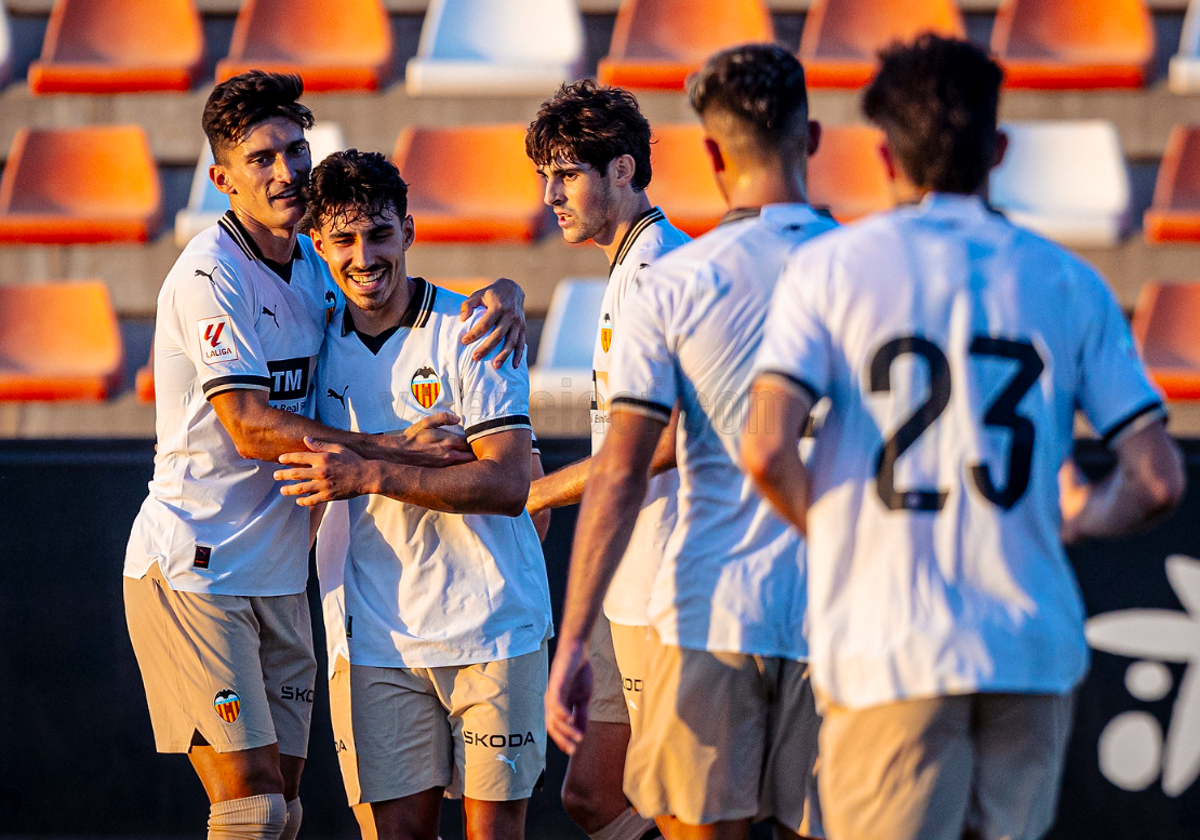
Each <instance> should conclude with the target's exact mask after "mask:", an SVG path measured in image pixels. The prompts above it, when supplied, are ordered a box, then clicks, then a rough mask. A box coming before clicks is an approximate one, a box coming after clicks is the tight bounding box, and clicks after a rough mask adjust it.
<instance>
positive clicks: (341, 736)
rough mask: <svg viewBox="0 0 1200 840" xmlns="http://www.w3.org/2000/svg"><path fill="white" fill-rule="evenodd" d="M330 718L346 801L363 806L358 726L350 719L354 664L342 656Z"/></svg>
mask: <svg viewBox="0 0 1200 840" xmlns="http://www.w3.org/2000/svg"><path fill="white" fill-rule="evenodd" d="M329 717H330V719H331V721H332V723H333V751H334V752H335V753H336V754H337V758H338V766H339V767H341V769H342V782H343V783H344V784H345V785H346V799H347V800H348V801H349V802H350V805H351V806H354V805H359V804H361V803H362V792H361V791H360V790H359V789H358V753H357V752H355V750H354V726H353V724H352V723H351V720H350V663H349V662H347V661H346V659H345V657H343V656H341V655H339V656H338V658H337V659H336V660H335V661H334V663H333V676H331V677H330V678H329Z"/></svg>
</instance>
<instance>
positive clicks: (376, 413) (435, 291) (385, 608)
mask: <svg viewBox="0 0 1200 840" xmlns="http://www.w3.org/2000/svg"><path fill="white" fill-rule="evenodd" d="M414 282H415V290H414V293H413V297H412V301H411V303H410V305H409V308H408V310H407V311H406V312H405V313H404V316H403V317H402V319H401V323H400V326H398V327H397V328H395V329H393V330H388V331H386V332H384V333H382V334H381V335H380V336H376V337H374V338H372V337H367V336H362V335H360V334H359V333H358V332H357V331H356V330H355V329H354V325H353V322H352V321H351V319H350V316H349V313H348V311H347V310H345V309H343V310H342V311H341V312H339V313H338V314H337V315H335V316H334V318H333V322H332V323H331V324H330V327H329V330H328V332H327V334H326V339H325V346H324V348H323V349H322V351H321V359H320V363H319V365H318V374H317V389H316V391H317V401H318V411H319V416H320V419H321V421H322V422H324V423H327V424H329V425H330V426H335V427H337V428H340V429H350V430H353V431H357V432H367V433H389V432H390V433H395V432H400V431H403V430H404V429H406V428H408V427H409V426H410V425H412V424H413V423H415V422H416V421H418V420H420V419H422V418H423V417H427V416H429V415H430V414H435V413H437V412H440V411H452V412H454V413H455V414H457V415H458V416H459V417H460V418H462V428H463V431H464V433H465V435H466V438H467V440H468V441H474V440H477V439H479V438H482V437H485V436H487V435H491V434H496V433H498V432H503V431H509V430H513V429H529V428H530V425H529V373H528V370H527V368H526V367H525V365H524V363H522V365H521V367H520V368H519V369H516V370H514V369H513V367H512V366H511V365H504V366H502V367H501V369H500V370H495V369H494V368H493V367H492V366H491V364H490V363H489V362H487V361H481V362H476V361H474V360H473V359H472V358H471V353H472V350H471V348H470V347H466V346H464V345H463V344H462V337H463V335H464V334H466V333H467V331H468V330H469V329H470V328H471V326H472V325H473V324H474V323H475V319H474V318H472V319H470V320H468V321H466V322H463V321H461V320H460V319H459V312H460V309H459V307H460V306H461V304H462V302H463V301H464V300H466V298H464V297H463V296H462V295H456V294H453V293H451V292H448V291H446V290H445V289H439V288H437V287H435V286H433V285H432V284H430V283H428V282H426V281H425V280H422V279H420V278H414ZM482 311H483V310H479V313H482ZM476 317H478V313H477V315H476ZM450 469H453V468H450ZM348 510H349V549H348V552H347V553H346V559H345V570H344V592H345V596H344V597H345V612H346V618H345V628H346V636H347V637H348V641H349V651H350V661H351V662H353V663H354V664H356V665H372V666H377V667H396V668H400V667H403V668H417V667H441V666H457V665H469V664H472V663H476V662H487V661H494V660H498V659H507V658H511V657H514V656H521V655H524V654H526V653H530V652H532V651H535V650H537V649H538V648H539V647H540V646H541V644H542V642H543V641H545V640H546V639H548V638H550V636H551V635H552V628H551V617H550V590H549V585H548V583H547V580H546V564H545V560H544V559H543V557H542V547H541V544H540V543H539V541H538V538H537V532H536V531H535V530H534V527H533V522H532V521H531V520H530V518H529V514H528V513H524V512H523V513H522V514H521V515H520V516H517V517H508V516H495V515H474V514H471V515H465V516H463V515H458V514H452V513H443V512H440V511H432V510H427V509H425V508H421V507H417V506H415V505H409V504H404V503H403V502H398V501H396V500H394V499H389V498H387V497H385V496H375V495H371V496H360V497H358V498H355V499H350V500H349V505H348ZM336 562H337V558H336V556H335V555H330V557H327V558H326V557H319V558H318V567H319V568H321V569H326V568H329V567H330V563H336ZM335 585H336V582H335V581H334V580H332V579H331V581H330V587H329V588H330V589H331V590H332V589H333V588H334V586H335ZM327 620H328V618H327Z"/></svg>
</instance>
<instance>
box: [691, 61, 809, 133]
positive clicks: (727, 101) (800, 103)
mask: <svg viewBox="0 0 1200 840" xmlns="http://www.w3.org/2000/svg"><path fill="white" fill-rule="evenodd" d="M687 92H688V100H689V101H690V102H691V105H692V110H694V111H695V112H696V113H697V114H699V115H700V116H701V117H702V118H703V117H704V115H705V114H707V113H709V112H721V113H725V114H728V115H729V116H732V117H734V118H735V119H737V120H738V121H740V122H742V123H743V124H745V125H746V126H748V127H749V128H750V129H751V130H752V131H753V132H754V135H755V138H756V139H757V140H758V141H759V143H761V144H764V145H770V146H774V145H778V144H779V143H780V142H781V141H782V140H783V139H784V138H786V137H789V136H793V135H796V134H799V133H800V132H805V133H806V132H807V126H808V90H807V88H806V87H805V84H804V68H803V67H802V66H801V64H800V61H799V59H797V58H796V56H794V55H792V54H791V52H789V51H788V50H786V49H784V48H783V47H781V46H779V45H778V44H743V45H742V46H738V47H730V48H729V49H725V50H721V51H720V52H718V53H716V54H714V55H713V56H712V57H711V58H709V59H708V61H706V62H705V63H704V66H703V67H701V68H700V69H699V70H697V71H696V72H695V73H693V74H692V75H690V76H689V77H688V80H687Z"/></svg>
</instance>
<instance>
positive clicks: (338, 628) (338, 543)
mask: <svg viewBox="0 0 1200 840" xmlns="http://www.w3.org/2000/svg"><path fill="white" fill-rule="evenodd" d="M316 548H317V550H316V555H317V581H318V583H319V584H320V589H321V614H322V616H323V617H324V623H325V650H326V653H327V654H328V659H329V678H330V679H332V678H333V671H334V668H335V667H336V665H337V658H338V657H339V656H340V657H342V659H344V660H346V661H347V662H349V661H350V643H349V642H348V641H347V640H346V586H345V581H344V580H343V576H344V575H345V573H346V555H347V554H348V553H349V551H350V503H349V502H348V501H346V500H345V499H339V500H338V501H336V502H330V503H329V504H327V505H326V506H325V515H324V516H323V517H321V527H320V528H319V529H318V530H317V546H316Z"/></svg>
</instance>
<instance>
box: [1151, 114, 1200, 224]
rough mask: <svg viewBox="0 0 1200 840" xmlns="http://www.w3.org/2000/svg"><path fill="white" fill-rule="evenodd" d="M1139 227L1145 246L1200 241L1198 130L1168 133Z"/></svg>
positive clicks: (1184, 127) (1177, 129) (1186, 127)
mask: <svg viewBox="0 0 1200 840" xmlns="http://www.w3.org/2000/svg"><path fill="white" fill-rule="evenodd" d="M1142 227H1143V228H1144V229H1145V233H1146V241H1147V242H1197V241H1200V126H1194V125H1190V126H1189V125H1177V126H1175V128H1173V129H1171V137H1170V139H1169V140H1167V150H1166V153H1165V154H1164V155H1163V159H1162V165H1161V166H1159V168H1158V180H1157V181H1156V182H1155V184H1154V203H1153V204H1152V205H1151V206H1150V209H1148V210H1147V211H1146V215H1145V216H1144V217H1143V224H1142Z"/></svg>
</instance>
